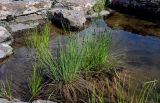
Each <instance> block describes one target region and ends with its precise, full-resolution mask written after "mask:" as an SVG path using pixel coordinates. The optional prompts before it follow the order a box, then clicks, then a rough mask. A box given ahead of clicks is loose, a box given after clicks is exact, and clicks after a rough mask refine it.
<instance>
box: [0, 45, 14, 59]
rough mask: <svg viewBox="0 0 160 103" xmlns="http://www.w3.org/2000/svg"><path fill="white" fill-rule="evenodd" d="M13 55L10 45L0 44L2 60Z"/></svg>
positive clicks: (0, 57)
mask: <svg viewBox="0 0 160 103" xmlns="http://www.w3.org/2000/svg"><path fill="white" fill-rule="evenodd" d="M11 54H13V48H12V47H11V46H9V45H8V44H3V43H2V44H0V59H3V58H5V57H7V56H10V55H11Z"/></svg>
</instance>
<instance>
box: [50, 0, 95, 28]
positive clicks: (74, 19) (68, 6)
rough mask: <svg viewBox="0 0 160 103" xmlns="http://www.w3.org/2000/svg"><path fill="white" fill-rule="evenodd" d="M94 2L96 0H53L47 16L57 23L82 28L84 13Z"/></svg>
mask: <svg viewBox="0 0 160 103" xmlns="http://www.w3.org/2000/svg"><path fill="white" fill-rule="evenodd" d="M95 4H96V0H55V1H54V2H53V5H52V8H53V9H52V10H50V11H49V13H48V14H49V18H51V20H52V21H55V22H56V23H57V22H58V24H62V23H63V25H64V26H65V25H66V24H67V27H68V26H70V27H72V28H76V29H77V28H78V29H80V28H82V27H84V24H85V22H86V16H85V15H86V13H87V11H89V10H90V9H91V8H92V7H93V6H94V5H95Z"/></svg>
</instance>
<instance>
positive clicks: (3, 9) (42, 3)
mask: <svg viewBox="0 0 160 103" xmlns="http://www.w3.org/2000/svg"><path fill="white" fill-rule="evenodd" d="M51 4H52V2H51V1H50V0H19V1H17V0H0V19H7V16H8V15H12V16H20V15H27V14H31V13H35V12H37V11H39V10H43V9H48V8H50V7H51Z"/></svg>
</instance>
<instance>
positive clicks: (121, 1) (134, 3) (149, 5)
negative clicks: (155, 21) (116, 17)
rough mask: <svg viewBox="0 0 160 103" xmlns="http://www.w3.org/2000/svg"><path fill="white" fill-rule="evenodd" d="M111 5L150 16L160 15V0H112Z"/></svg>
mask: <svg viewBox="0 0 160 103" xmlns="http://www.w3.org/2000/svg"><path fill="white" fill-rule="evenodd" d="M111 6H112V7H114V8H117V9H118V8H121V9H123V10H125V11H133V12H134V13H139V14H140V13H142V14H143V15H146V16H149V17H154V16H155V14H156V15H158V16H159V15H160V0H111Z"/></svg>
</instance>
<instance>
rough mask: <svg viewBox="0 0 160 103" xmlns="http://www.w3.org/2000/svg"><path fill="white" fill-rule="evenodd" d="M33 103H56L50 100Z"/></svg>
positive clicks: (34, 102)
mask: <svg viewBox="0 0 160 103" xmlns="http://www.w3.org/2000/svg"><path fill="white" fill-rule="evenodd" d="M32 103H56V102H52V101H48V100H36V101H33V102H32Z"/></svg>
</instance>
